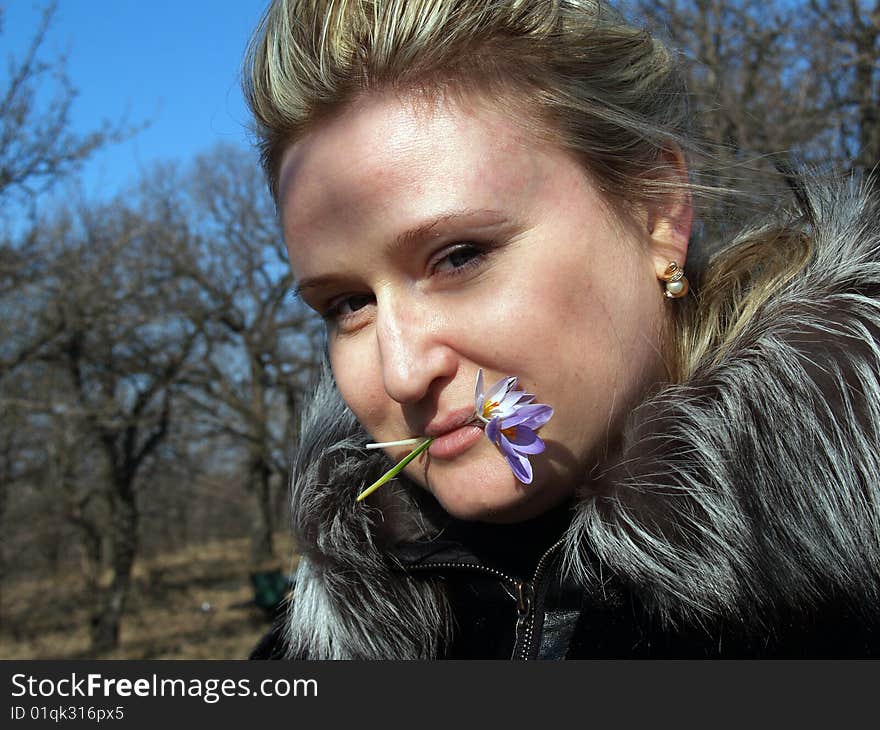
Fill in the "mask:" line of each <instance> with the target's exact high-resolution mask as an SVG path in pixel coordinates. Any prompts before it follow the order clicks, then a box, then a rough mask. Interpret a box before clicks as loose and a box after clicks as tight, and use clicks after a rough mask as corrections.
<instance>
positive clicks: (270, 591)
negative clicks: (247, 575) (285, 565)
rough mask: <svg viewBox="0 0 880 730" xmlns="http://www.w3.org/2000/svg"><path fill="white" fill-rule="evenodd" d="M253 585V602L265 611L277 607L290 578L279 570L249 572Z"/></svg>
mask: <svg viewBox="0 0 880 730" xmlns="http://www.w3.org/2000/svg"><path fill="white" fill-rule="evenodd" d="M251 585H252V586H253V587H254V603H255V604H256V605H257V606H259V607H260V608H262V609H263V610H265V611H275V610H276V609H277V608H279V607H280V606H281V604H282V602H283V601H284V599H285V597H286V596H287V591H288V590H289V589H290V585H291V583H290V579H289V578H288V577H287V576H286V575H284V574H283V573H282V572H281V570H279V569H277V568H276V569H275V570H264V571H261V572H259V573H251Z"/></svg>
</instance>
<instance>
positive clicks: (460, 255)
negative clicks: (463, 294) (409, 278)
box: [432, 243, 486, 274]
mask: <svg viewBox="0 0 880 730" xmlns="http://www.w3.org/2000/svg"><path fill="white" fill-rule="evenodd" d="M485 255H486V252H485V251H484V250H483V249H482V248H481V247H480V246H478V245H476V244H474V243H459V244H456V245H455V246H454V247H453V248H451V249H446V250H445V251H444V252H441V254H440V257H439V258H438V259H437V260H436V263H435V264H434V265H433V269H432V270H433V273H435V274H458V273H461V272H463V271H466V270H467V269H469V268H471V267H473V266H477V265H479V263H480V262H481V261H482V260H483V258H484V257H485Z"/></svg>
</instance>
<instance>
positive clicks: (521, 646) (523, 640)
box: [408, 538, 565, 661]
mask: <svg viewBox="0 0 880 730" xmlns="http://www.w3.org/2000/svg"><path fill="white" fill-rule="evenodd" d="M563 542H565V539H564V538H563V539H561V540H559V541H558V542H556V543H554V544H553V545H551V546H550V547H549V548H548V549H547V551H546V552H545V553H544V554H543V555H542V556H541V559H540V560H538V565H537V566H536V567H535V573H534V575H533V576H532V580H531V581H527V580H520V579H518V578H514V577H513V576H510V575H508V574H507V573H502V572H501V571H500V570H495V568H487V567H486V566H485V565H473V564H468V563H423V564H422V565H411V566H409V568H408V570H433V569H435V568H451V569H455V570H475V571H478V572H482V573H489V574H490V575H494V576H496V577H498V578H500V579H501V580H502V581H503V582H504V583H506V584H507V586H508V587H512V588H513V592H512V593H511V596H512V597H513V598H514V600H515V601H516V631H515V637H514V642H513V653H512V655H511V657H510V658H511V659H520V660H523V661H525V660H527V659H528V658H529V654H530V653H531V648H532V639H533V636H534V632H535V600H534V598H535V586H536V585H537V583H538V579H539V577H540V575H541V571H543V569H544V564H545V561H546V559H547V558H548V557H549V556H550V555H551V554H552V553H553V552H554V551H555V550H556V549H557V548H558V547H559V546H560V545H562V543H563ZM508 593H510V591H508Z"/></svg>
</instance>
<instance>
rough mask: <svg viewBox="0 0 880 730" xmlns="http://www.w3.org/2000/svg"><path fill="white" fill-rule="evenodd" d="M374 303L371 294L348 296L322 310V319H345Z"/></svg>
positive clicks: (334, 301)
mask: <svg viewBox="0 0 880 730" xmlns="http://www.w3.org/2000/svg"><path fill="white" fill-rule="evenodd" d="M373 301H374V297H373V295H372V294H349V295H346V296H342V297H338V298H337V299H334V300H333V301H332V302H331V303H330V306H329V307H328V308H327V309H326V310H324V312H323V317H324V319H328V320H337V319H345V318H346V317H351V316H353V315H355V314H356V313H357V312H358V311H360V310H361V309H363V308H364V307H368V306H369V305H370V304H372V303H373Z"/></svg>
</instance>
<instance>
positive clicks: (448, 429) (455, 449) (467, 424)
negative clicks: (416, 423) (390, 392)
mask: <svg viewBox="0 0 880 730" xmlns="http://www.w3.org/2000/svg"><path fill="white" fill-rule="evenodd" d="M473 415H474V410H473V408H460V409H459V410H457V411H453V412H451V413H449V414H447V415H446V416H444V417H443V418H439V419H435V420H434V421H432V422H431V423H429V424H428V425H427V426H426V427H425V430H424V433H425V435H426V436H430V437H432V438H433V439H434V441H433V443H432V444H431V446H430V447H429V448H428V454H430V456H431V457H433V458H436V459H453V458H455V457H456V456H459V455H460V454H463V453H464V452H465V451H467V450H468V449H469V448H471V446H473V445H474V444H475V443H477V441H479V439H480V436H481V435H482V433H483V429H482V428H480V427H479V426H474V425H473V424H472V420H473Z"/></svg>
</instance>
